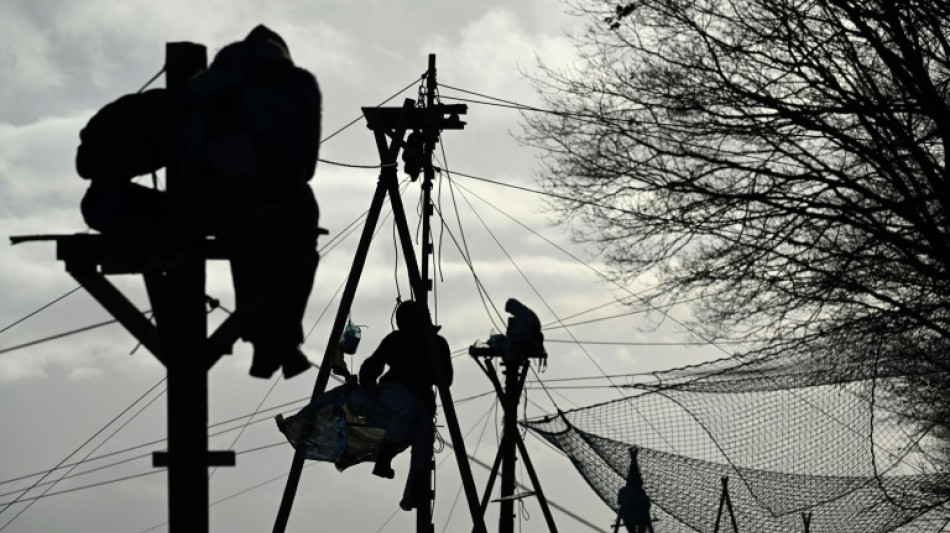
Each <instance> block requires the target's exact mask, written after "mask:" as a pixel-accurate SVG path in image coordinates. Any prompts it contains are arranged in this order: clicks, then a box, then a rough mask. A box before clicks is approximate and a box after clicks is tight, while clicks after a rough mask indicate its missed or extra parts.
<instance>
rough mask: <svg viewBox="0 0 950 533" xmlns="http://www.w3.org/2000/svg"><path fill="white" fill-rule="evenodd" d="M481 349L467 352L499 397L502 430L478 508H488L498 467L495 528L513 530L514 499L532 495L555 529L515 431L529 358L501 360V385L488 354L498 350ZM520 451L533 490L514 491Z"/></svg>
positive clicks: (502, 531) (550, 527)
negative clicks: (502, 373)
mask: <svg viewBox="0 0 950 533" xmlns="http://www.w3.org/2000/svg"><path fill="white" fill-rule="evenodd" d="M480 351H481V350H479V349H477V348H475V347H472V348H470V349H469V353H470V354H471V355H472V357H473V358H475V362H476V363H477V364H478V367H479V368H481V369H482V371H483V372H484V373H485V375H486V376H488V379H489V381H491V383H492V386H493V387H494V388H495V394H497V395H498V397H499V398H501V400H502V401H501V404H502V407H503V409H504V421H503V427H504V429H503V431H502V434H501V443H500V444H499V446H498V453H497V454H496V455H495V462H494V464H493V465H492V469H491V475H490V476H489V478H488V484H487V486H486V487H485V492H484V494H483V496H482V502H481V512H482V513H483V514H484V513H485V511H486V510H487V509H488V502H489V498H490V497H491V493H492V489H493V488H494V485H495V479H496V478H497V477H498V472H499V468H500V469H501V497H500V498H499V499H498V500H497V501H498V502H499V507H500V510H499V517H498V532H499V533H514V530H515V510H514V504H515V500H520V499H522V498H524V497H527V496H535V497H537V498H538V503H540V505H541V512H542V514H544V520H545V522H546V523H547V526H548V531H550V532H551V533H557V525H556V524H555V523H554V516H553V515H552V514H551V509H550V508H549V507H548V500H547V498H546V497H545V496H544V491H543V490H542V489H541V482H540V481H539V480H538V474H537V472H536V471H535V469H534V464H533V463H532V462H531V457H530V456H529V455H528V449H527V448H526V447H525V445H524V441H523V440H522V438H521V433H520V432H519V431H518V412H517V411H518V403H519V402H520V399H521V392H522V391H523V390H524V381H525V378H526V377H527V375H528V368H529V365H530V364H531V363H530V360H529V359H528V358H527V357H521V358H517V359H515V360H507V361H504V360H503V362H502V365H504V367H505V370H504V375H505V386H504V388H502V384H501V380H499V379H498V372H497V371H496V370H495V365H494V364H492V362H491V358H493V357H502V355H500V354H488V353H479V352H480ZM479 356H481V357H484V361H479V360H478V357H479ZM516 450H517V451H518V452H519V453H520V454H521V459H522V461H523V462H524V466H525V469H526V470H527V471H528V477H529V478H530V479H531V484H532V486H533V487H534V492H533V493H530V492H529V493H525V494H520V495H518V494H515V488H516V485H517V483H516V480H515V462H516V461H517V456H516V454H515V451H516Z"/></svg>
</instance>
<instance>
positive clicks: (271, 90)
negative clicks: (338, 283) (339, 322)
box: [183, 25, 325, 378]
mask: <svg viewBox="0 0 950 533" xmlns="http://www.w3.org/2000/svg"><path fill="white" fill-rule="evenodd" d="M185 100H186V109H184V110H183V116H184V125H183V127H184V138H185V165H186V170H187V173H188V177H189V179H191V180H193V182H194V183H195V187H196V188H197V191H198V196H199V202H200V204H201V206H202V212H203V214H204V222H205V224H206V225H207V232H208V233H209V234H211V235H215V236H216V238H217V239H218V240H219V241H221V242H222V243H224V244H225V245H226V247H227V248H228V250H229V254H230V261H231V274H232V278H233V283H234V292H235V299H236V306H237V309H238V312H242V311H243V312H245V313H249V315H247V316H245V317H244V318H245V322H244V331H243V333H242V337H243V338H244V340H246V341H249V342H250V343H251V344H253V346H254V355H253V361H252V363H251V369H250V374H251V376H253V377H257V378H269V377H270V376H271V375H272V374H273V373H274V372H276V371H277V369H279V368H283V374H284V377H285V378H291V377H293V376H296V375H297V374H300V373H301V372H303V371H305V370H307V369H308V368H310V366H311V364H310V361H309V360H308V359H307V357H306V356H305V355H304V354H303V353H302V352H301V351H300V348H299V346H300V344H302V343H303V341H304V334H303V327H302V324H301V321H302V319H303V315H304V312H305V310H306V307H307V300H308V298H309V296H310V291H311V290H312V288H313V279H314V275H315V273H316V269H317V262H318V259H319V257H318V255H317V251H316V244H317V236H318V234H320V233H325V231H324V230H321V229H320V228H319V227H318V225H317V223H318V219H319V209H318V207H317V202H316V199H315V198H314V195H313V191H312V190H311V188H310V186H309V185H308V182H309V181H310V180H311V178H312V177H313V175H314V171H315V170H316V164H317V156H318V149H319V146H320V115H321V110H320V105H321V95H320V89H319V87H318V85H317V81H316V79H315V78H314V76H313V74H311V73H310V72H308V71H306V70H304V69H302V68H299V67H297V66H295V65H294V62H293V61H292V60H291V57H290V52H289V50H288V48H287V44H286V43H285V42H284V40H283V38H281V36H280V35H278V34H277V33H275V32H273V31H272V30H270V29H268V28H267V27H265V26H263V25H259V26H257V27H255V28H254V29H253V30H252V31H251V32H250V33H249V34H248V35H247V37H246V38H245V39H244V40H242V41H238V42H235V43H231V44H229V45H227V46H225V47H224V48H222V49H221V51H219V52H218V54H217V55H216V56H215V58H214V61H213V62H212V63H211V66H210V67H209V68H208V69H207V70H205V71H204V72H201V73H199V74H198V75H196V76H195V77H194V78H192V79H191V80H189V82H188V87H187V96H186V98H185Z"/></svg>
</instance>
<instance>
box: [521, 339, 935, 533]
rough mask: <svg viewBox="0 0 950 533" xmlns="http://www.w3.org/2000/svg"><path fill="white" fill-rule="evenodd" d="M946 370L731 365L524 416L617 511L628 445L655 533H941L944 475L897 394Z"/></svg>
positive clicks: (658, 377) (811, 362)
mask: <svg viewBox="0 0 950 533" xmlns="http://www.w3.org/2000/svg"><path fill="white" fill-rule="evenodd" d="M943 372H945V370H943V369H941V368H939V367H936V366H933V365H930V364H927V363H926V362H922V363H913V364H911V363H909V362H908V361H907V360H898V359H896V358H891V359H889V358H887V357H884V356H879V357H876V358H875V360H874V361H873V363H869V362H868V360H864V361H849V360H846V359H845V358H835V357H829V356H827V354H826V356H825V357H814V358H797V359H796V358H787V357H781V358H780V357H762V358H756V359H751V358H748V359H744V358H739V357H737V358H730V359H723V360H719V361H714V362H711V363H707V364H704V365H698V366H693V367H688V368H682V369H675V370H670V371H666V372H661V373H655V374H653V376H652V379H651V380H650V381H649V382H643V383H637V384H636V385H634V387H635V389H636V390H637V391H639V392H638V393H637V394H635V395H632V396H628V397H625V398H622V399H619V400H615V401H612V402H608V403H603V404H598V405H593V406H590V407H585V408H580V409H575V410H571V411H567V412H559V413H558V414H556V415H550V416H546V417H543V418H537V419H531V420H527V421H525V422H523V423H524V425H526V426H527V427H528V428H530V429H531V430H533V431H535V432H536V433H537V434H539V435H541V436H542V437H543V438H545V439H547V440H548V441H549V442H551V443H552V444H554V445H555V446H557V447H558V448H559V449H561V450H562V451H563V452H564V453H565V454H567V456H568V457H569V458H570V459H571V461H572V462H573V463H574V465H575V467H576V468H577V469H578V470H579V472H580V473H581V475H582V476H584V478H585V479H586V480H587V482H588V483H589V484H590V486H591V487H592V488H593V489H594V490H595V491H596V492H597V493H598V495H599V496H600V497H601V498H602V499H603V500H604V502H605V503H607V505H609V506H610V507H611V508H613V509H614V511H615V512H616V511H617V510H618V503H617V494H618V491H619V490H620V489H621V488H622V487H623V486H624V484H625V482H626V479H625V478H626V476H627V472H628V470H629V467H630V462H631V453H630V450H631V448H633V447H636V448H638V449H639V453H638V463H639V467H640V471H641V472H642V477H643V488H644V489H645V491H646V493H647V495H648V497H649V498H650V500H651V502H652V515H653V517H654V518H653V520H654V529H655V531H656V533H676V532H688V531H700V532H704V533H705V532H712V531H714V529H715V524H716V522H717V517H718V518H719V521H720V525H719V531H722V532H727V531H728V532H731V531H733V526H732V521H731V517H730V516H728V514H725V513H727V510H724V511H722V512H723V513H724V514H722V515H720V502H721V501H722V498H723V493H724V489H723V487H724V483H723V478H727V481H728V498H729V500H730V502H731V503H732V507H733V509H734V516H735V520H736V525H737V529H738V531H740V532H742V533H745V532H751V533H772V532H775V533H779V532H782V533H786V532H802V531H806V526H805V522H806V520H807V521H808V522H809V525H810V528H809V529H808V531H812V532H816V533H818V532H821V533H852V532H853V533H878V532H889V531H897V532H901V533H909V532H934V533H935V532H939V531H943V530H945V529H944V528H945V527H947V529H946V531H950V526H947V524H948V522H950V505H948V497H950V496H948V492H947V491H946V490H945V487H950V478H947V477H946V475H945V474H941V473H940V472H942V471H944V470H943V469H941V468H938V467H937V466H935V462H934V457H935V452H934V449H935V447H936V448H939V442H938V441H939V439H936V438H935V437H934V436H933V435H932V432H931V431H929V429H933V426H935V425H936V424H931V425H930V427H929V428H928V424H927V423H926V422H921V421H920V420H916V421H914V422H913V423H910V422H908V420H907V417H906V416H905V415H906V413H905V414H904V415H902V414H901V413H902V412H903V411H901V410H900V409H899V408H898V407H899V406H898V405H897V404H896V403H895V402H896V400H895V399H894V396H895V395H894V394H889V393H888V392H889V391H890V392H893V391H895V390H897V389H898V387H899V386H900V385H901V384H902V383H906V382H907V378H908V376H910V375H914V376H927V375H931V376H932V375H935V374H941V373H943Z"/></svg>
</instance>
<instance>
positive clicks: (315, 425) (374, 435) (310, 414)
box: [276, 383, 385, 471]
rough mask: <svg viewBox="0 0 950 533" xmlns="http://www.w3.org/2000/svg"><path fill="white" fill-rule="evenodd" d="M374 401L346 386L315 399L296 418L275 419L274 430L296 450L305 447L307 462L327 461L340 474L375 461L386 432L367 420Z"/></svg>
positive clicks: (351, 386)
mask: <svg viewBox="0 0 950 533" xmlns="http://www.w3.org/2000/svg"><path fill="white" fill-rule="evenodd" d="M373 408H375V401H374V400H373V399H372V398H370V397H369V396H367V395H366V394H365V393H364V392H363V390H362V389H361V388H360V387H359V386H357V385H355V384H351V383H346V384H344V385H341V386H339V387H336V388H334V389H331V390H329V391H327V392H325V393H324V394H322V395H320V396H319V397H317V398H316V399H314V400H313V401H312V402H310V404H308V405H307V406H306V407H304V408H303V409H301V410H300V412H298V413H297V414H295V415H292V416H290V417H287V418H284V417H283V416H282V415H277V417H276V420H277V427H278V428H279V429H280V431H281V433H283V434H284V435H285V436H286V437H287V440H288V441H289V442H290V444H291V445H293V447H294V448H295V449H297V448H298V447H300V446H304V447H305V448H304V449H305V452H306V455H305V457H306V458H307V459H311V460H314V461H327V462H331V463H333V464H334V465H336V467H337V469H338V470H340V471H343V470H345V469H346V468H349V467H351V466H353V465H355V464H359V463H363V462H367V461H375V460H376V452H377V450H378V449H379V443H380V441H382V439H383V434H384V433H385V430H384V429H383V428H382V427H378V426H374V425H371V424H370V423H369V422H368V418H369V417H370V416H371V415H372V410H373Z"/></svg>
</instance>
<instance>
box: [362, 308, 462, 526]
mask: <svg viewBox="0 0 950 533" xmlns="http://www.w3.org/2000/svg"><path fill="white" fill-rule="evenodd" d="M419 307H420V306H419V304H417V303H416V302H414V301H407V302H403V303H401V304H400V305H399V307H398V308H396V326H397V328H398V329H397V330H396V331H393V332H392V333H390V334H389V335H386V337H385V338H383V340H382V342H381V343H380V345H379V347H378V348H376V351H375V352H373V354H372V355H371V356H369V357H368V358H367V359H366V361H364V362H363V365H362V366H361V367H360V372H359V381H360V385H362V386H363V387H364V389H366V390H367V392H368V393H369V395H370V396H376V397H377V402H378V404H379V407H378V408H377V409H376V411H377V413H379V414H380V417H379V418H382V419H384V423H383V424H382V425H383V426H384V427H385V428H386V433H385V435H384V436H383V441H382V443H381V445H380V448H379V452H378V453H377V459H376V464H375V466H374V468H373V474H375V475H377V476H380V477H384V478H392V477H393V476H394V475H395V472H393V469H392V466H391V461H392V459H393V457H394V456H395V455H396V453H398V452H399V450H400V449H401V448H402V447H403V446H405V445H406V444H411V445H412V452H411V459H410V472H409V477H408V479H407V481H406V491H405V494H404V497H403V499H402V501H401V502H400V503H399V505H400V507H402V508H403V509H405V510H409V509H412V508H415V507H419V506H421V505H423V504H424V502H425V501H426V499H425V491H424V488H425V487H427V486H428V483H427V478H426V476H428V474H429V466H430V464H429V463H430V457H431V455H432V445H433V442H434V433H435V428H434V426H433V417H434V416H435V393H434V392H433V390H432V387H433V386H435V384H436V379H435V372H434V370H433V368H432V365H431V364H430V361H429V359H428V358H427V357H426V351H425V348H424V346H425V343H426V336H427V335H431V336H432V337H434V342H433V345H434V346H435V347H436V350H437V351H436V353H435V354H434V356H435V357H438V358H439V360H440V361H441V366H442V369H443V371H444V372H445V374H446V375H445V378H446V381H447V384H448V385H451V384H452V376H453V372H452V359H451V354H450V351H449V345H448V343H447V342H446V341H445V339H444V338H443V337H441V336H440V335H437V334H436V329H435V328H433V329H432V330H431V331H429V332H424V331H423V330H422V327H421V325H420V322H419V316H420V315H419V313H420V311H419ZM427 323H428V319H427ZM429 327H431V326H429ZM384 367H388V370H387V371H386V373H385V374H383V369H384ZM380 374H383V375H382V377H381V378H380ZM377 378H378V379H379V383H378V384H377V381H376V380H377Z"/></svg>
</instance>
